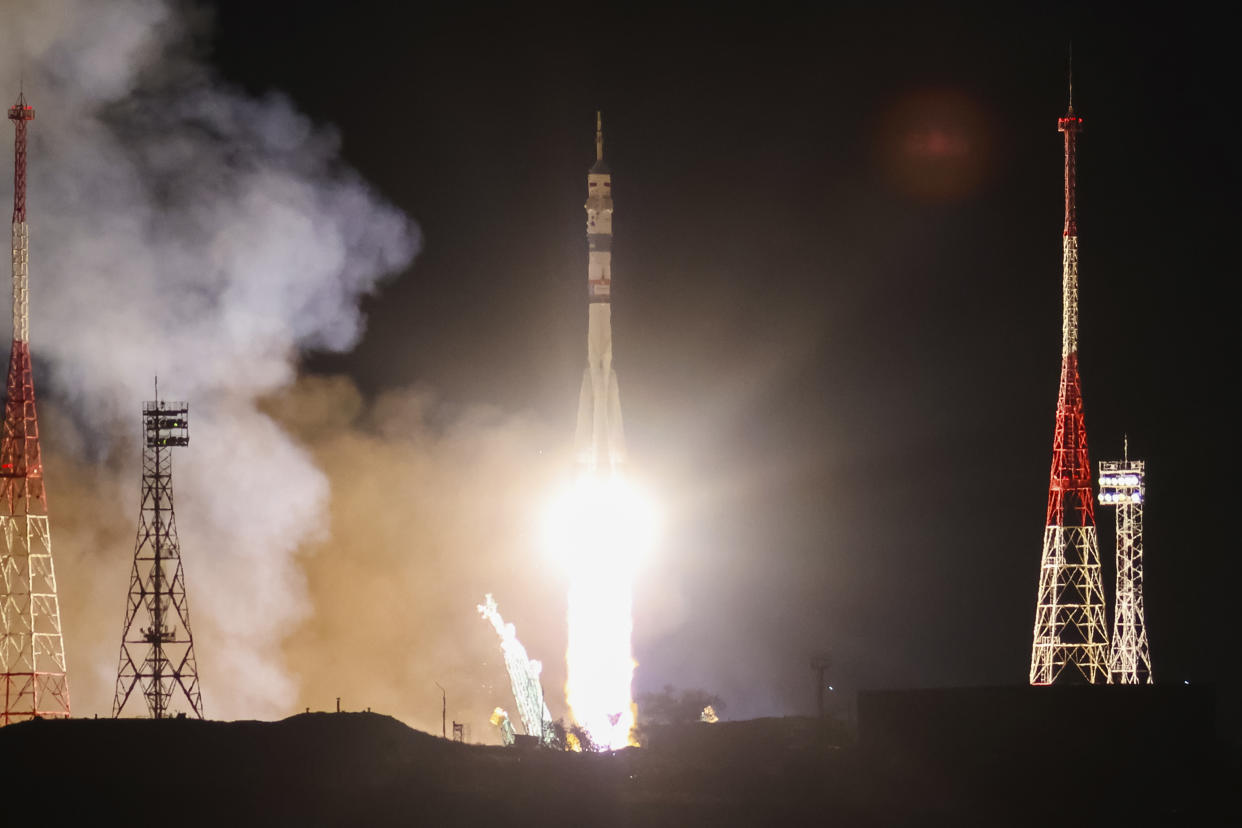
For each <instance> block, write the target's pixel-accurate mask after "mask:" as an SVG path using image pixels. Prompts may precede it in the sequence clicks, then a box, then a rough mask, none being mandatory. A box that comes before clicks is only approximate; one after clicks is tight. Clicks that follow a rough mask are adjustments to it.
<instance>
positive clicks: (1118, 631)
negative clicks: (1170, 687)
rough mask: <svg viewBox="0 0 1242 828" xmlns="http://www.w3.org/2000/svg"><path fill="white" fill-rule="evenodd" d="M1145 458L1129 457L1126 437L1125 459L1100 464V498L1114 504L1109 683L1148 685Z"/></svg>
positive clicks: (1149, 677)
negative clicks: (1114, 587) (1114, 580)
mask: <svg viewBox="0 0 1242 828" xmlns="http://www.w3.org/2000/svg"><path fill="white" fill-rule="evenodd" d="M1143 466H1144V463H1143V461H1142V460H1131V459H1130V446H1129V441H1126V448H1125V455H1124V459H1123V460H1105V461H1103V462H1101V463H1100V503H1108V504H1111V505H1113V506H1115V507H1116V509H1117V595H1116V598H1115V604H1114V612H1115V615H1114V617H1113V640H1112V648H1111V649H1110V651H1109V655H1108V681H1109V683H1110V684H1151V683H1152V677H1151V652H1150V651H1149V650H1148V648H1147V625H1146V622H1145V621H1144V620H1143V501H1144V500H1145V499H1146V497H1147V489H1146V486H1145V484H1144V480H1143V478H1144V469H1143Z"/></svg>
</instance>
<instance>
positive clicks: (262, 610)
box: [0, 0, 418, 718]
mask: <svg viewBox="0 0 1242 828" xmlns="http://www.w3.org/2000/svg"><path fill="white" fill-rule="evenodd" d="M0 20H2V21H3V26H0V94H8V95H10V97H11V98H14V99H15V98H16V96H17V91H18V85H19V79H20V78H23V77H24V88H25V93H26V96H27V98H28V100H29V102H30V103H31V104H32V105H33V106H34V107H35V109H36V113H37V119H36V120H35V121H34V123H33V124H32V125H31V132H30V161H29V170H30V172H29V184H28V192H29V195H28V204H29V215H28V220H29V223H30V228H31V230H30V237H31V242H30V248H31V255H30V261H31V265H30V274H31V278H30V281H31V288H30V297H31V302H30V305H31V326H30V331H31V334H30V339H31V347H32V350H33V353H34V356H35V360H36V377H35V382H36V388H37V389H38V390H39V393H40V394H41V395H42V397H43V398H44V399H45V400H47V399H48V398H49V397H51V398H53V402H54V404H53V405H45V406H44V407H43V411H44V412H46V417H47V418H48V419H49V420H50V422H48V421H46V420H45V424H44V444H45V447H44V451H45V453H46V454H47V455H48V457H49V458H50V459H49V465H52V466H53V468H52V469H50V470H49V480H48V490H49V498H50V505H51V508H52V524H51V525H52V535H53V539H54V541H55V542H56V546H55V550H56V555H57V563H58V568H59V569H60V572H61V587H60V589H61V593H62V602H63V605H64V607H65V609H64V614H65V626H66V629H65V633H66V645H67V648H68V653H69V657H70V665H69V667H70V681H71V686H72V690H73V695H74V707H75V712H76V713H79V714H80V713H83V712H84V713H88V714H89V713H91V712H101V713H102V712H107V710H108V708H109V705H110V704H111V679H112V677H113V676H114V671H115V666H116V662H115V657H116V655H115V654H116V647H117V645H118V644H119V638H118V637H119V633H120V622H121V612H122V609H123V599H124V579H125V577H126V576H127V574H128V565H129V564H128V558H129V556H130V555H131V554H132V546H131V544H132V532H133V527H134V526H135V524H136V519H137V497H136V495H137V492H138V455H137V446H136V444H135V442H134V441H132V440H127V439H124V438H121V439H119V440H118V437H117V435H125V436H126V437H128V436H130V435H136V433H137V429H138V423H137V417H138V412H139V404H140V402H141V401H142V400H144V399H148V398H150V396H151V383H152V376H153V375H154V374H156V373H158V374H159V376H160V391H161V394H162V395H164V396H167V397H169V398H172V399H188V400H190V403H191V417H190V423H191V445H190V448H188V449H185V450H181V451H179V452H178V454H177V455H176V458H175V461H174V462H175V468H176V492H177V498H178V506H179V508H178V518H179V528H180V533H181V536H182V541H183V546H184V547H185V549H186V555H187V563H186V568H187V573H188V576H189V579H190V590H191V595H190V599H191V610H192V613H193V620H194V625H195V638H196V641H197V642H198V645H199V646H198V650H199V661H200V669H201V671H202V673H203V674H204V677H205V682H204V691H205V692H204V700H205V702H206V705H207V712H208V714H209V715H210V716H212V717H213V718H230V717H237V716H260V717H263V716H272V715H280V714H284V713H286V712H288V711H289V709H290V706H291V704H292V703H293V700H294V699H295V698H296V688H295V687H294V686H293V681H292V680H291V678H290V677H289V675H288V673H287V672H286V670H285V669H284V667H283V665H282V660H281V656H280V651H279V648H280V643H281V640H282V638H283V637H284V636H285V635H286V634H287V633H288V632H289V631H290V630H291V629H292V627H293V626H294V625H295V624H296V623H297V622H298V621H299V620H300V619H301V618H302V617H303V616H304V615H305V613H306V611H307V603H306V595H305V585H304V583H303V577H302V574H301V570H300V569H299V567H298V566H297V564H296V561H295V557H294V555H295V550H296V549H297V547H298V545H299V543H300V542H303V541H305V540H306V539H307V538H308V537H311V536H313V535H314V534H315V533H316V532H318V531H320V529H321V528H322V525H321V515H322V514H323V513H324V510H325V505H326V504H325V501H326V498H327V495H328V491H327V482H326V478H325V476H324V475H323V474H322V472H321V471H320V470H319V469H317V468H316V466H315V465H314V463H313V462H312V460H311V458H310V456H309V455H308V454H307V453H306V452H305V451H304V450H303V449H302V448H301V447H300V446H299V445H298V444H297V443H296V442H294V441H293V440H292V439H291V438H290V437H289V436H288V435H287V434H286V433H285V432H283V431H282V430H281V428H279V427H278V426H277V425H276V424H275V423H274V422H273V421H272V420H271V419H270V418H269V417H268V416H267V415H265V414H264V413H262V411H261V410H260V409H259V407H258V405H257V402H258V400H259V399H260V398H261V397H262V396H263V395H265V394H269V393H271V392H273V391H274V390H277V389H279V388H281V387H283V386H285V385H287V384H289V383H290V382H291V381H292V380H293V379H294V378H295V373H296V361H297V358H298V355H299V352H300V350H301V349H303V348H306V347H318V348H336V349H341V348H347V347H349V346H351V345H352V344H353V343H354V342H355V341H356V339H357V338H358V336H359V333H360V331H361V327H362V320H361V318H360V316H359V311H358V300H359V297H360V296H361V295H362V294H364V293H366V292H368V291H370V290H371V289H373V288H374V287H375V285H376V283H377V281H378V280H379V279H381V278H382V277H384V276H385V275H386V274H390V273H392V272H394V271H396V270H399V269H401V268H403V267H405V266H406V265H408V264H409V262H410V261H411V259H412V258H413V256H414V254H415V252H416V248H417V245H418V235H417V228H416V227H415V226H414V225H413V223H412V222H410V221H409V220H408V219H407V218H406V217H405V216H404V215H402V214H401V213H400V212H399V211H397V210H396V209H395V208H393V207H392V206H390V205H388V204H386V203H385V202H383V201H382V200H381V199H379V198H378V197H377V196H376V195H375V194H374V193H372V192H371V191H370V190H369V189H368V188H367V186H366V185H365V183H364V182H362V181H361V180H360V179H359V177H358V176H357V175H356V174H354V173H353V172H351V171H350V170H348V169H346V168H344V167H343V166H342V165H341V163H340V161H339V158H338V141H337V139H336V136H335V134H334V133H333V132H332V131H331V130H330V129H329V128H326V127H323V126H317V125H314V124H311V123H310V122H309V121H308V119H307V118H305V117H304V116H302V115H300V114H299V113H298V112H296V111H295V110H294V109H293V107H292V106H291V104H290V103H289V102H288V101H287V100H285V99H283V98H281V97H279V96H276V95H269V96H267V97H264V98H262V99H257V100H256V99H254V98H250V97H247V96H245V95H244V94H242V93H240V92H239V91H237V90H234V89H230V88H228V87H227V86H225V85H224V84H222V83H221V82H220V81H219V80H218V79H217V78H215V77H213V75H212V73H211V71H210V70H209V69H208V68H206V67H205V66H203V65H201V64H200V63H197V62H196V61H195V59H194V58H193V57H190V56H192V55H193V54H194V52H195V50H194V48H193V45H194V44H193V42H192V41H193V32H192V31H191V28H192V26H190V25H188V22H187V15H186V9H185V7H184V6H183V4H181V3H177V2H172V1H171V0H124V1H123V2H118V0H112V1H111V2H108V3H100V2H94V0H40V2H38V3H33V2H28V1H24V0H0ZM5 90H8V91H7V92H5ZM10 140H11V139H10ZM0 146H11V144H7V143H6V144H3V145H0ZM9 157H11V156H9ZM8 192H9V191H8V188H7V187H6V188H4V189H2V190H0V194H3V195H2V196H0V197H4V198H7V196H8ZM6 295H7V294H6ZM0 316H2V317H4V318H5V319H7V318H8V314H7V312H6V313H2V314H0ZM0 337H3V333H2V332H0ZM58 412H59V413H58ZM53 434H56V435H59V437H60V442H59V444H57V445H50V444H49V441H50V440H51V438H52V435H53ZM58 454H62V455H68V456H67V457H66V458H65V459H64V460H63V461H62V462H61V467H62V468H66V469H68V468H73V469H76V470H78V471H79V472H80V474H77V473H75V474H74V479H72V480H66V481H58V480H57V479H55V476H54V474H53V472H54V471H55V468H54V466H55V463H56V460H55V458H56V456H57V455H58ZM105 462H108V463H110V464H111V465H110V467H106V468H103V467H101V464H103V463H105ZM86 480H91V481H94V483H93V484H92V485H95V486H97V487H102V488H104V489H105V491H102V492H101V491H93V492H90V493H89V494H90V497H89V500H90V501H91V503H92V505H91V506H90V508H91V509H92V510H95V511H97V512H99V513H101V514H103V513H106V515H107V520H110V521H115V520H116V519H117V517H119V518H120V519H123V520H124V522H125V523H126V524H127V525H128V527H129V540H128V542H127V543H122V544H120V545H119V547H115V546H113V545H112V544H113V542H114V541H115V537H112V538H110V539H109V541H108V544H109V546H110V547H112V548H107V549H102V548H100V549H84V548H81V547H82V546H83V545H90V543H104V541H103V540H101V539H100V538H101V536H102V534H103V533H102V532H101V531H100V530H97V529H93V528H92V529H89V530H87V529H81V528H80V531H78V532H77V534H75V535H72V537H71V538H65V537H61V536H60V535H58V529H57V527H58V526H59V525H61V524H62V523H63V524H65V525H66V526H70V525H71V520H70V519H67V518H65V517H62V516H61V514H60V510H62V509H68V508H70V505H71V504H75V503H77V502H78V501H77V498H78V497H80V496H83V492H82V491H81V489H83V488H85V487H87V484H86V483H85V482H83V481H86ZM75 486H76V488H75ZM70 492H74V494H70ZM62 493H63V494H62ZM66 500H69V501H71V503H70V504H66ZM109 501H111V502H115V504H116V510H115V514H116V516H114V513H113V510H111V509H110V508H108V507H107V506H106V505H105V506H100V505H99V504H100V503H104V504H106V503H108V502H109ZM82 508H83V509H86V508H87V507H86V506H83V507H82ZM94 517H100V515H99V514H95V515H94ZM84 520H86V518H80V519H79V526H80V525H81V522H82V521H84ZM67 531H71V530H68V529H67ZM113 534H116V533H115V532H114V533H113ZM67 541H68V543H67ZM88 566H89V567H91V568H92V569H93V571H94V572H95V573H96V575H85V574H83V573H82V569H83V568H85V567H88ZM96 576H98V579H97V580H96ZM105 585H106V586H107V589H104V586H105ZM70 587H73V588H74V589H76V590H78V591H79V594H77V595H72V594H66V593H67V591H68V590H69V589H70ZM87 590H90V593H89V594H86V591H87ZM96 615H98V616H99V617H95V616H96ZM101 620H106V621H107V627H106V629H104V630H103V631H102V632H101V631H99V630H98V629H96V628H97V627H98V624H97V623H96V622H98V621H101ZM88 624H89V625H90V627H91V629H89V630H88V629H87V626H88ZM84 660H85V661H86V662H87V663H83V661H84Z"/></svg>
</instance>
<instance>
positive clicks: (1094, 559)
mask: <svg viewBox="0 0 1242 828" xmlns="http://www.w3.org/2000/svg"><path fill="white" fill-rule="evenodd" d="M1057 129H1058V130H1059V131H1060V132H1061V133H1062V134H1064V135H1065V232H1064V234H1063V241H1062V272H1061V289H1062V317H1061V390H1060V394H1059V395H1058V397H1057V420H1056V430H1055V432H1054V436H1053V441H1052V475H1051V480H1050V482H1049V488H1048V519H1047V522H1046V523H1045V524H1044V525H1045V529H1044V551H1043V557H1042V559H1041V561H1040V568H1039V597H1038V601H1037V603H1036V607H1035V631H1034V639H1033V641H1032V643H1031V674H1030V682H1031V684H1052V683H1053V682H1054V681H1056V680H1057V679H1058V678H1059V677H1060V676H1061V675H1062V674H1063V673H1064V672H1065V670H1066V668H1071V672H1070V675H1071V676H1073V678H1075V679H1078V680H1083V679H1085V680H1086V681H1088V682H1090V683H1092V684H1095V683H1097V682H1104V681H1107V679H1108V630H1107V622H1106V620H1105V609H1104V587H1103V581H1102V576H1101V573H1100V547H1099V541H1098V539H1097V537H1096V531H1095V499H1094V496H1093V493H1092V485H1091V463H1090V461H1089V460H1088V458H1087V426H1086V422H1085V421H1084V419H1083V406H1082V384H1081V381H1080V380H1079V376H1078V215H1077V184H1078V171H1077V152H1078V134H1079V133H1080V132H1081V131H1082V118H1079V117H1078V116H1076V115H1075V114H1074V87H1073V84H1072V82H1071V84H1070V99H1069V110H1068V111H1067V112H1066V114H1065V117H1063V118H1060V119H1058V120H1057Z"/></svg>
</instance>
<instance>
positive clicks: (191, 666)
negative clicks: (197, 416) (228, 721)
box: [112, 385, 203, 719]
mask: <svg viewBox="0 0 1242 828" xmlns="http://www.w3.org/2000/svg"><path fill="white" fill-rule="evenodd" d="M189 417H190V406H189V404H188V403H184V402H169V401H167V400H161V399H160V398H159V386H158V385H157V386H156V394H155V400H153V401H150V402H144V403H143V404H142V438H143V449H142V506H141V508H140V509H139V513H138V540H137V542H136V543H135V544H134V568H133V574H132V575H131V576H130V579H129V600H128V602H127V603H126V606H125V625H124V627H123V628H122V630H121V655H120V664H119V666H118V667H117V672H116V697H115V698H114V700H113V702H112V715H113V717H114V718H115V717H118V716H120V715H121V711H122V710H123V709H124V708H125V703H126V702H127V701H129V698H130V696H131V695H132V694H133V692H134V689H135V688H136V687H138V686H139V685H141V687H142V695H143V696H145V697H146V700H147V710H148V711H149V712H150V714H151V718H153V719H162V718H165V717H167V716H168V715H169V712H170V705H171V703H172V701H173V696H174V695H176V694H177V692H178V691H180V694H181V696H182V697H184V699H185V702H186V703H187V704H188V705H189V708H190V709H189V711H188V712H190V713H192V714H193V715H194V716H196V717H198V718H200V719H201V718H203V698H202V694H201V693H200V692H199V687H198V665H197V663H196V662H195V660H194V636H193V634H192V633H191V632H190V606H189V602H188V601H187V600H186V593H185V572H184V570H183V569H182V567H181V547H180V544H179V543H178V542H177V518H176V515H175V514H174V512H173V490H172V449H173V448H174V447H176V446H186V445H189V443H190V430H189ZM140 616H141V620H139V617H140ZM144 623H145V624H146V626H142V624H144Z"/></svg>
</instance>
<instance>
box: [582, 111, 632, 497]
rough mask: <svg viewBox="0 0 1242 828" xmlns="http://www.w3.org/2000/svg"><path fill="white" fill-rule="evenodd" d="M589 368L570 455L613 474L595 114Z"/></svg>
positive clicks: (604, 232) (618, 447) (608, 197)
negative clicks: (572, 452)
mask: <svg viewBox="0 0 1242 828" xmlns="http://www.w3.org/2000/svg"><path fill="white" fill-rule="evenodd" d="M585 207H586V214H587V215H586V220H587V221H586V223H587V242H588V245H589V250H590V253H589V257H590V259H589V263H588V265H587V313H588V321H587V366H586V371H585V372H584V373H583V375H582V393H581V395H580V396H579V398H578V431H577V435H576V437H575V440H574V455H575V458H576V460H577V462H578V466H579V469H580V470H582V471H605V470H606V471H610V472H611V471H616V470H617V469H618V468H619V467H620V465H621V464H622V463H623V462H624V461H625V434H624V432H623V430H622V428H621V392H620V390H619V389H618V388H617V374H616V372H615V371H613V368H612V175H611V174H609V172H608V165H607V164H605V163H604V129H603V122H602V119H601V118H600V114H599V113H598V112H596V113H595V165H594V166H593V167H591V170H590V172H588V173H587V201H586V205H585Z"/></svg>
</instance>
